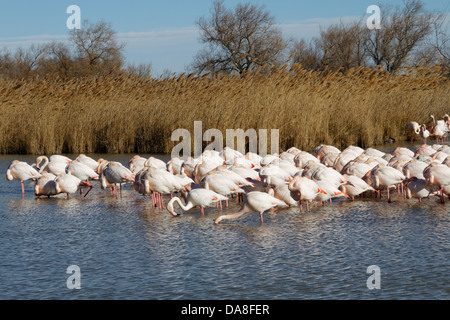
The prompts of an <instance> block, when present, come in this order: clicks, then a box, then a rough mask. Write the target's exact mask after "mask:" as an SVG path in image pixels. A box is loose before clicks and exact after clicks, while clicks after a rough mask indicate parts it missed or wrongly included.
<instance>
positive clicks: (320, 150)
mask: <svg viewBox="0 0 450 320" xmlns="http://www.w3.org/2000/svg"><path fill="white" fill-rule="evenodd" d="M339 153H341V150H339V149H338V148H336V147H334V146H330V145H323V144H322V145H320V146H318V147H317V148H316V149H314V154H315V155H316V157H317V159H319V160H322V158H323V157H325V156H326V155H327V154H336V155H338V154H339Z"/></svg>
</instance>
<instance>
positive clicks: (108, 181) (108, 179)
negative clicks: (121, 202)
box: [100, 162, 135, 198]
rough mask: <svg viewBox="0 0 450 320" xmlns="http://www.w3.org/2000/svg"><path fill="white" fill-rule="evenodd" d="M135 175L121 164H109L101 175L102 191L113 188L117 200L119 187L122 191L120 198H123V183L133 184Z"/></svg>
mask: <svg viewBox="0 0 450 320" xmlns="http://www.w3.org/2000/svg"><path fill="white" fill-rule="evenodd" d="M134 179H135V175H134V174H133V173H132V172H131V170H129V169H128V168H126V167H125V166H123V165H122V164H121V163H119V162H109V163H108V164H107V165H106V167H104V169H103V171H102V172H101V173H100V181H101V185H102V189H106V188H107V187H112V189H113V193H114V195H115V196H116V198H117V185H119V189H120V198H122V183H133V182H134Z"/></svg>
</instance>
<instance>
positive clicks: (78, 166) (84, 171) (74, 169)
mask: <svg viewBox="0 0 450 320" xmlns="http://www.w3.org/2000/svg"><path fill="white" fill-rule="evenodd" d="M66 173H70V174H72V175H74V176H75V177H78V178H79V179H81V180H83V181H88V180H96V179H98V178H99V175H98V173H97V172H95V170H93V169H91V168H90V167H88V166H87V165H85V164H84V163H82V162H80V161H79V160H74V161H72V162H71V163H69V165H68V166H67V167H66Z"/></svg>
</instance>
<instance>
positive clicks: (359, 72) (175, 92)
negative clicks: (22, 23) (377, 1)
mask: <svg viewBox="0 0 450 320" xmlns="http://www.w3.org/2000/svg"><path fill="white" fill-rule="evenodd" d="M449 97H450V84H449V81H448V80H445V79H444V78H442V77H441V76H440V73H439V70H438V69H425V68H410V69H405V70H404V72H403V73H402V74H401V75H397V76H392V75H389V74H387V73H385V72H382V71H379V70H378V71H376V70H373V69H370V70H368V69H362V68H361V69H353V70H350V71H349V72H347V73H346V74H342V73H339V72H335V73H326V74H325V73H323V72H311V71H306V70H303V69H301V68H300V67H299V66H294V67H291V68H288V67H283V68H280V69H278V70H275V71H273V72H272V73H269V74H260V73H252V74H250V73H249V74H246V75H243V76H240V77H238V76H233V77H231V76H213V77H211V76H197V75H181V76H174V77H173V78H165V79H162V78H159V79H156V78H151V79H144V78H139V77H135V76H131V75H125V74H124V75H121V76H115V77H113V76H103V77H97V78H85V79H73V80H69V81H63V80H60V79H53V80H51V79H32V80H22V81H17V80H9V79H0V110H1V119H0V153H3V154H5V153H11V154H12V153H16V154H19V153H20V154H25V153H26V154H55V153H91V152H99V153H170V151H171V149H172V148H173V146H174V145H175V144H177V143H178V142H172V141H171V139H170V138H171V134H172V131H173V130H175V129H178V128H184V129H187V130H189V131H190V132H191V134H192V136H193V134H194V131H193V127H194V121H202V126H203V130H204V131H205V130H207V129H210V128H216V129H219V130H221V132H223V134H224V137H225V132H226V129H239V128H241V129H244V130H247V129H256V130H257V129H260V128H261V129H268V132H270V129H279V134H280V149H281V150H285V149H287V148H289V147H291V146H296V147H297V148H300V149H302V150H311V149H312V148H314V147H316V146H318V145H319V144H331V145H334V146H337V147H346V146H348V145H359V146H361V147H369V146H375V145H377V144H381V143H383V141H384V140H385V139H387V138H394V139H397V140H400V139H406V134H407V131H406V129H405V124H406V123H407V122H409V121H417V122H419V123H421V124H422V123H427V124H428V125H430V124H431V121H432V119H431V118H430V115H431V114H433V115H435V116H436V117H438V118H440V117H441V116H442V115H444V114H445V113H450V110H449V108H450V104H449ZM224 143H225V141H224ZM269 146H270V144H269Z"/></svg>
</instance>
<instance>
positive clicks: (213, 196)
mask: <svg viewBox="0 0 450 320" xmlns="http://www.w3.org/2000/svg"><path fill="white" fill-rule="evenodd" d="M227 199H228V198H227V197H225V196H223V195H221V194H218V193H216V192H214V191H212V190H208V189H203V188H198V189H192V190H191V191H189V193H188V195H187V197H186V203H185V204H183V203H182V202H181V200H180V198H178V197H173V198H172V199H171V200H170V201H169V203H168V204H167V211H169V212H170V213H171V214H172V215H173V216H178V215H179V214H178V213H176V212H175V210H174V208H173V205H174V203H175V202H177V203H178V204H179V206H180V207H181V209H183V210H184V211H188V210H190V209H192V208H193V207H195V206H199V207H200V211H201V214H202V215H204V214H205V211H204V208H205V207H210V206H212V205H213V204H214V203H216V202H218V201H223V200H227Z"/></svg>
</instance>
